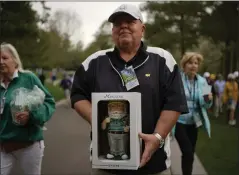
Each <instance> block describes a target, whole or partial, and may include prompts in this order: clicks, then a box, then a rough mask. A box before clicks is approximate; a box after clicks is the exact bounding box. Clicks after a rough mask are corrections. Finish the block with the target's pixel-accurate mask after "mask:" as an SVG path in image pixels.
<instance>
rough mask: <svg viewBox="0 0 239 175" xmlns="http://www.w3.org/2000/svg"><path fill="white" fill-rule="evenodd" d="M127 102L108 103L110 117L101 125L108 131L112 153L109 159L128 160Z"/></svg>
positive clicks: (109, 154)
mask: <svg viewBox="0 0 239 175" xmlns="http://www.w3.org/2000/svg"><path fill="white" fill-rule="evenodd" d="M127 106H128V103H127V102H126V101H110V102H109V103H108V115H109V116H108V117H107V118H105V119H104V121H103V122H102V124H101V127H102V129H103V130H106V129H107V132H108V142H109V147H110V151H109V153H108V154H107V155H106V157H107V159H120V160H126V159H128V158H129V157H128V155H127V150H128V142H129V116H128V114H127Z"/></svg>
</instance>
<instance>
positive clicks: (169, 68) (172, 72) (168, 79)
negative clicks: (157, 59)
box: [162, 54, 188, 114]
mask: <svg viewBox="0 0 239 175" xmlns="http://www.w3.org/2000/svg"><path fill="white" fill-rule="evenodd" d="M168 59H169V60H168V61H167V63H165V64H164V65H165V66H164V69H163V70H164V72H163V73H162V74H163V77H162V79H163V82H162V83H163V91H164V92H163V94H164V101H163V108H162V110H171V111H177V112H181V114H185V113H188V107H187V101H186V97H185V92H184V87H183V82H182V78H181V73H180V70H179V67H178V65H177V64H176V62H175V60H174V58H173V57H172V56H171V54H170V58H168ZM167 64H168V65H167Z"/></svg>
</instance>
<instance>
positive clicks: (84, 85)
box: [71, 64, 94, 108]
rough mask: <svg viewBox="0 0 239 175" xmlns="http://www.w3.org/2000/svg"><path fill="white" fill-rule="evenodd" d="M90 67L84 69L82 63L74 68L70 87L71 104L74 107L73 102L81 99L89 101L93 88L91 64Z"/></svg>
mask: <svg viewBox="0 0 239 175" xmlns="http://www.w3.org/2000/svg"><path fill="white" fill-rule="evenodd" d="M89 67H90V68H88V69H87V70H85V67H84V66H83V64H81V65H80V67H79V68H78V69H77V70H76V72H75V76H74V80H73V84H72V89H71V106H72V108H74V104H75V103H76V102H78V101H81V100H88V101H91V92H92V89H93V86H94V85H93V83H92V82H93V80H92V79H93V78H94V77H93V73H92V69H93V68H92V64H90V65H89Z"/></svg>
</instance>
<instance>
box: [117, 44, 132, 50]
mask: <svg viewBox="0 0 239 175" xmlns="http://www.w3.org/2000/svg"><path fill="white" fill-rule="evenodd" d="M132 46H133V44H131V43H130V42H121V43H119V49H120V50H123V51H128V50H131V48H132Z"/></svg>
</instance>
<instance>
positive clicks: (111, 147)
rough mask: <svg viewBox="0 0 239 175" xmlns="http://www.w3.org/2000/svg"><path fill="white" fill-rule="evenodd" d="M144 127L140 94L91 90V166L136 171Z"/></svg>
mask: <svg viewBox="0 0 239 175" xmlns="http://www.w3.org/2000/svg"><path fill="white" fill-rule="evenodd" d="M124 107H126V108H124ZM119 111H121V112H119ZM122 111H124V112H122ZM125 113H128V114H129V115H128V118H127V117H122V116H124V114H125ZM109 116H110V117H109ZM108 117H109V118H108ZM106 118H107V119H106ZM123 125H126V126H124V127H122V126H123ZM127 126H129V127H127ZM141 128H142V125H141V94H140V93H137V92H125V93H92V168H96V169H128V170H137V169H138V167H139V165H140V155H141V139H139V136H138V133H139V132H141ZM122 150H123V152H122ZM112 156H113V157H112Z"/></svg>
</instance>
